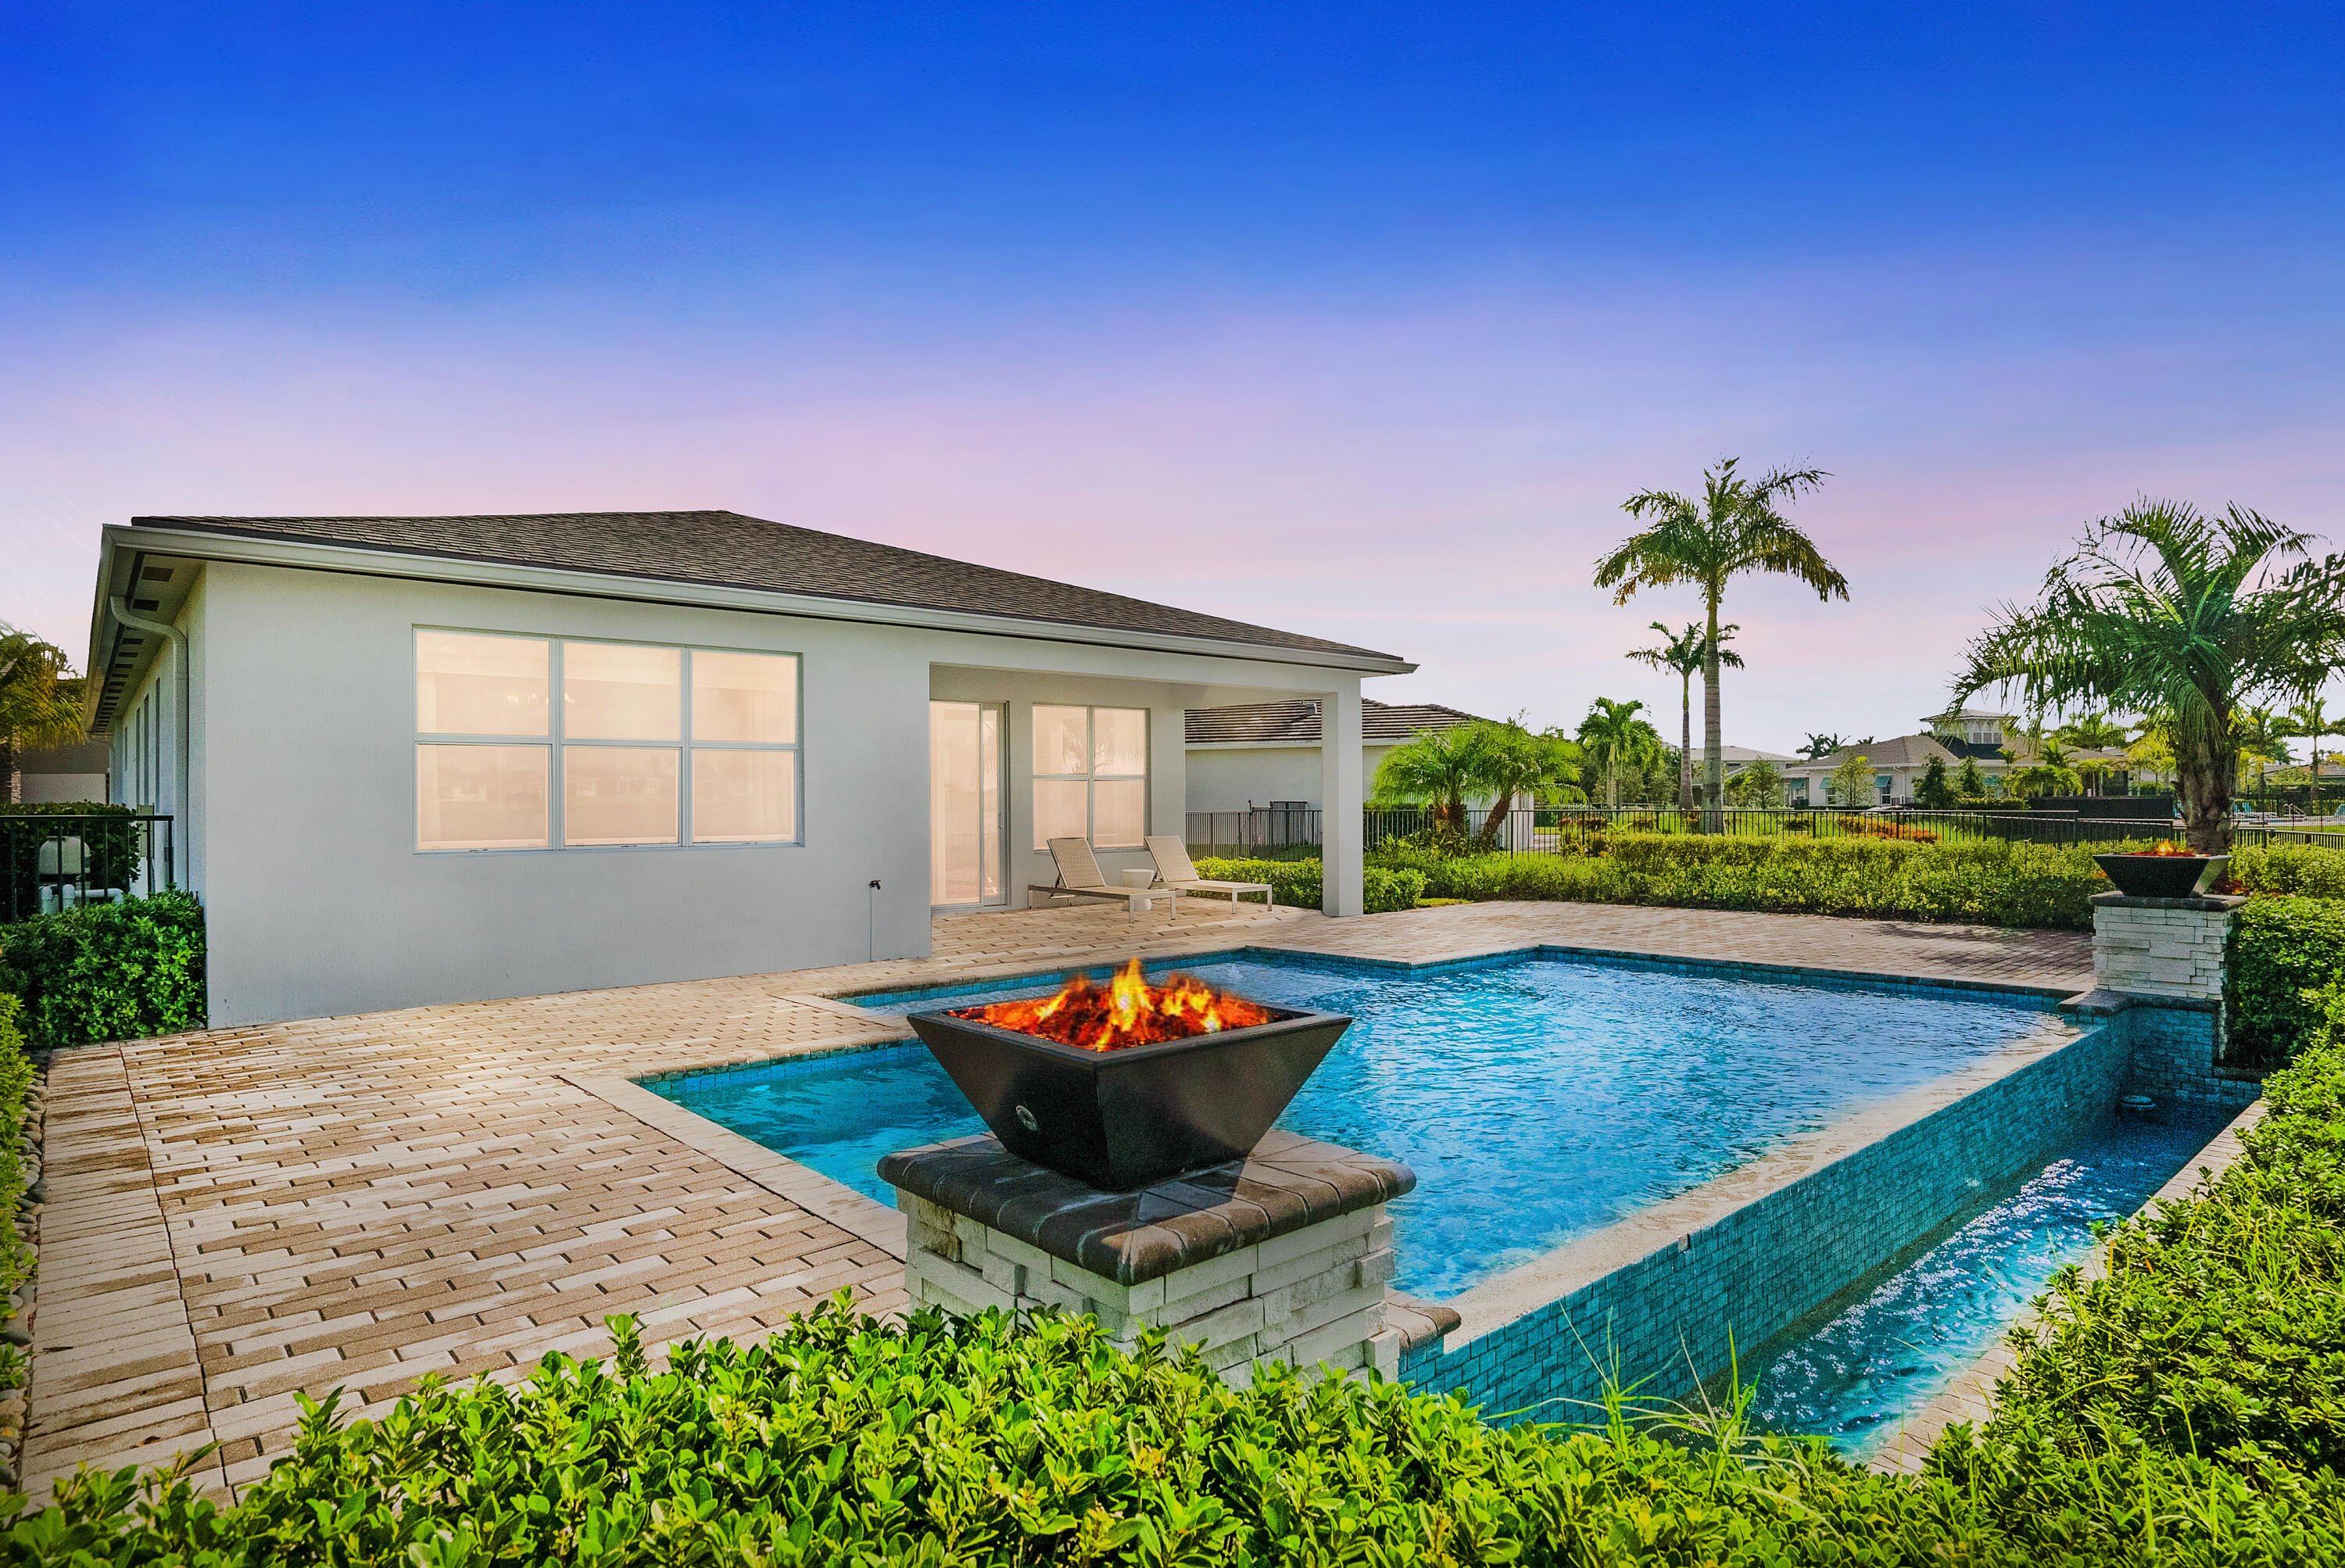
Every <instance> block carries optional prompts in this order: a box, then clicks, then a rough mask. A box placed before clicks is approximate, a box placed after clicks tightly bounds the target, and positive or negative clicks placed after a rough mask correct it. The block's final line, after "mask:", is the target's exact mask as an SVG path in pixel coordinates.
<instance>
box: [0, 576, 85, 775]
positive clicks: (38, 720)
mask: <svg viewBox="0 0 2345 1568" xmlns="http://www.w3.org/2000/svg"><path fill="white" fill-rule="evenodd" d="M81 694H82V682H81V680H80V679H79V678H78V677H76V676H75V674H74V673H73V666H72V664H71V663H70V662H69V661H68V660H67V659H66V656H65V653H64V652H63V650H61V649H59V648H57V647H55V646H54V645H52V644H49V643H45V642H43V641H41V639H40V638H38V637H36V636H33V634H32V633H30V632H20V631H18V630H17V629H16V628H15V627H14V626H10V625H8V623H7V622H5V621H0V803H5V801H6V800H7V799H8V798H9V791H10V790H11V789H12V788H13V786H14V783H15V778H16V756H17V753H18V752H20V751H25V750H28V749H30V748H35V747H41V746H69V745H71V744H72V743H73V742H75V741H76V740H79V739H80V738H82V728H81Z"/></svg>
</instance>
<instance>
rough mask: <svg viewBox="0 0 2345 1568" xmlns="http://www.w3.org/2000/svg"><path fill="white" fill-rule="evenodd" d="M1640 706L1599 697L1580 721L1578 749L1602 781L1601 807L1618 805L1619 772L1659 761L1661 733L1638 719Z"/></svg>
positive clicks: (1649, 765) (1635, 703) (1641, 706)
mask: <svg viewBox="0 0 2345 1568" xmlns="http://www.w3.org/2000/svg"><path fill="white" fill-rule="evenodd" d="M1644 706H1645V705H1644V704H1643V703H1641V702H1615V701H1613V700H1612V699H1611V698H1610V697H1598V698H1597V699H1596V700H1595V701H1594V702H1593V703H1591V704H1589V708H1588V717H1587V718H1583V719H1581V720H1580V721H1579V745H1580V748H1581V749H1582V750H1584V751H1585V752H1586V753H1587V755H1588V759H1589V761H1591V762H1592V763H1594V764H1595V765H1596V771H1597V776H1598V777H1599V778H1600V779H1603V780H1604V803H1605V804H1606V805H1608V806H1613V807H1618V806H1619V804H1620V769H1623V768H1650V767H1651V766H1652V765H1653V764H1654V763H1655V762H1657V761H1659V760H1660V755H1661V736H1660V731H1659V730H1657V729H1655V728H1653V727H1652V726H1651V725H1650V724H1649V723H1647V722H1646V721H1645V720H1643V719H1641V718H1638V717H1637V715H1638V713H1639V711H1641V710H1642V709H1643V708H1644Z"/></svg>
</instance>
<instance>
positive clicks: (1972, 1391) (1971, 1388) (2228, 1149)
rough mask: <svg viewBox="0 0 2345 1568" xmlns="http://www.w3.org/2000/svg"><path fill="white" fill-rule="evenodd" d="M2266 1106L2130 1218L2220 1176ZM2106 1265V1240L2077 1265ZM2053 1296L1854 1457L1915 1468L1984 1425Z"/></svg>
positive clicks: (2039, 1300) (2231, 1126) (2101, 1271)
mask: <svg viewBox="0 0 2345 1568" xmlns="http://www.w3.org/2000/svg"><path fill="white" fill-rule="evenodd" d="M2270 1108H2271V1102H2270V1101H2269V1100H2258V1101H2256V1102H2254V1103H2253V1104H2252V1105H2249V1106H2247V1107H2246V1108H2245V1109H2244V1110H2242V1111H2240V1112H2239V1114H2238V1115H2236V1116H2233V1117H2232V1118H2231V1119H2230V1120H2229V1121H2228V1122H2227V1123H2225V1124H2224V1125H2223V1126H2222V1128H2221V1129H2220V1130H2219V1131H2218V1132H2217V1133H2216V1134H2215V1135H2214V1136H2213V1137H2211V1138H2209V1139H2208V1140H2207V1142H2206V1144H2205V1145H2203V1146H2202V1147H2201V1148H2200V1149H2199V1150H2198V1153H2197V1154H2194V1155H2192V1156H2190V1157H2189V1158H2188V1159H2187V1160H2185V1161H2184V1162H2183V1164H2182V1168H2181V1169H2179V1170H2178V1171H2176V1172H2175V1173H2174V1175H2173V1176H2169V1177H2167V1181H2166V1185H2165V1186H2161V1187H2159V1188H2158V1189H2157V1191H2156V1192H2154V1193H2152V1194H2150V1195H2149V1196H2148V1197H2147V1199H2145V1200H2144V1201H2143V1203H2142V1206H2141V1207H2139V1208H2137V1209H2136V1210H2134V1212H2133V1214H2132V1215H2131V1216H2129V1217H2128V1218H2129V1219H2137V1218H2139V1217H2141V1216H2143V1215H2146V1214H2148V1213H2150V1212H2151V1211H2152V1210H2153V1209H2154V1208H2155V1207H2157V1205H2159V1204H2162V1203H2178V1202H2181V1201H2183V1200H2185V1199H2187V1198H2188V1197H2190V1196H2192V1195H2193V1194H2195V1193H2196V1192H2198V1189H2199V1186H2200V1184H2201V1183H2202V1182H2212V1181H2214V1180H2215V1179H2217V1178H2218V1177H2219V1176H2222V1174H2223V1173H2224V1172H2225V1171H2227V1170H2229V1169H2230V1168H2231V1166H2234V1165H2236V1164H2238V1161H2239V1160H2240V1159H2241V1158H2243V1157H2244V1156H2246V1154H2247V1145H2246V1144H2245V1143H2244V1142H2243V1141H2242V1135H2243V1134H2245V1133H2246V1132H2247V1131H2248V1130H2249V1128H2251V1127H2253V1126H2254V1125H2256V1124H2257V1123H2258V1122H2260V1121H2262V1120H2263V1118H2264V1115H2265V1114H2266V1113H2267V1112H2268V1111H2269V1109H2270ZM2108 1267H2109V1246H2108V1243H2107V1242H2106V1241H2104V1242H2102V1243H2101V1244H2099V1245H2098V1246H2096V1247H2094V1248H2093V1250H2092V1255H2091V1256H2090V1257H2087V1258H2086V1259H2085V1261H2084V1262H2083V1263H2082V1264H2081V1265H2079V1272H2080V1273H2081V1275H2082V1277H2083V1278H2086V1279H2088V1280H2089V1279H2099V1278H2104V1277H2106V1275H2107V1273H2108ZM2050 1300H2051V1293H2050V1292H2049V1291H2046V1292H2045V1293H2044V1294H2042V1295H2039V1296H2037V1297H2035V1298H2034V1299H2033V1300H2031V1301H2029V1302H2028V1304H2027V1305H2026V1306H2025V1308H2022V1309H2021V1311H2020V1314H2019V1316H2018V1317H2016V1318H2015V1319H2012V1320H2011V1322H2010V1323H2009V1324H2007V1325H2006V1326H2005V1329H2004V1330H2003V1332H2002V1333H2001V1334H2000V1335H1998V1336H1997V1337H1996V1339H1995V1343H1994V1344H1993V1345H1992V1346H1990V1347H1989V1348H1988V1349H1985V1351H1983V1352H1981V1353H1980V1355H1979V1356H1978V1358H1977V1359H1975V1360H1974V1361H1972V1362H1971V1363H1970V1364H1969V1365H1967V1366H1965V1367H1963V1368H1961V1369H1958V1370H1956V1371H1955V1372H1954V1374H1953V1375H1952V1376H1950V1377H1949V1378H1947V1380H1946V1381H1945V1383H1944V1386H1943V1387H1942V1388H1941V1389H1940V1390H1938V1392H1937V1393H1935V1394H1934V1395H1933V1396H1931V1398H1930V1400H1928V1401H1927V1402H1926V1403H1924V1405H1923V1406H1922V1407H1921V1408H1920V1409H1919V1410H1915V1411H1914V1412H1913V1414H1911V1415H1910V1416H1907V1417H1906V1418H1905V1419H1903V1420H1901V1421H1900V1422H1899V1423H1898V1425H1897V1429H1896V1431H1893V1432H1889V1433H1884V1434H1883V1436H1882V1437H1881V1438H1880V1439H1879V1440H1878V1441H1874V1442H1873V1443H1872V1444H1871V1445H1869V1446H1868V1447H1866V1448H1864V1449H1863V1450H1861V1451H1859V1452H1858V1454H1857V1455H1856V1458H1857V1460H1858V1462H1860V1463H1862V1464H1863V1465H1866V1466H1868V1467H1869V1468H1871V1469H1873V1470H1879V1471H1888V1472H1890V1473H1892V1474H1896V1475H1918V1474H1920V1473H1921V1471H1922V1470H1923V1468H1924V1465H1926V1464H1927V1463H1928V1462H1929V1458H1930V1450H1931V1449H1932V1448H1934V1447H1935V1446H1936V1444H1937V1441H1938V1440H1939V1439H1940V1438H1941V1437H1944V1435H1945V1433H1946V1430H1947V1429H1948V1428H1949V1427H1952V1426H1954V1425H1955V1424H1956V1423H1957V1422H1962V1421H1967V1422H1969V1423H1971V1424H1972V1425H1973V1426H1984V1425H1985V1423H1986V1422H1987V1420H1989V1419H1991V1418H1992V1417H1993V1416H1994V1414H1995V1403H1996V1400H1998V1398H1999V1397H2000V1396H2001V1394H2002V1391H2003V1390H2002V1385H2003V1382H2004V1380H2005V1379H2007V1378H2009V1377H2010V1376H2011V1375H2012V1374H2013V1373H2014V1372H2015V1371H2016V1370H2017V1369H2018V1366H2019V1359H2020V1355H2021V1351H2020V1350H2019V1349H2018V1347H2017V1346H2016V1345H2015V1344H2014V1342H2013V1340H2014V1337H2015V1336H2016V1335H2019V1334H2023V1333H2032V1332H2033V1331H2034V1330H2035V1329H2036V1328H2038V1327H2039V1326H2040V1325H2041V1324H2042V1323H2043V1321H2044V1308H2045V1307H2046V1304H2047V1303H2048V1302H2049V1301H2050Z"/></svg>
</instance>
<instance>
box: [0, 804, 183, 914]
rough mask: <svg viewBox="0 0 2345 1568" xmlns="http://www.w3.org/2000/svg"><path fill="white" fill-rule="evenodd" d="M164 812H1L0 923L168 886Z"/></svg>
mask: <svg viewBox="0 0 2345 1568" xmlns="http://www.w3.org/2000/svg"><path fill="white" fill-rule="evenodd" d="M171 831H172V821H171V819H170V818H169V817H164V816H140V815H137V814H136V813H134V812H130V811H118V812H115V811H109V812H103V813H91V814H74V813H66V812H45V811H44V812H34V811H5V810H0V922H5V921H19V920H26V919H29V918H31V917H32V916H34V915H37V914H48V913H52V912H54V911H58V910H66V909H74V908H77V907H79V906H80V905H82V904H93V903H113V902H115V901H117V900H120V899H125V898H130V897H134V896H135V897H144V896H146V895H147V894H149V893H153V892H156V891H159V890H161V889H163V888H167V887H170V886H172V885H173V878H172V871H171V868H172V866H173V864H174V863H175V860H174V857H173V854H172V848H173V846H172V842H171Z"/></svg>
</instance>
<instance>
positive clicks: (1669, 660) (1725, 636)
mask: <svg viewBox="0 0 2345 1568" xmlns="http://www.w3.org/2000/svg"><path fill="white" fill-rule="evenodd" d="M1652 627H1653V629H1654V630H1655V631H1657V632H1659V633H1660V634H1661V646H1660V647H1657V648H1639V649H1637V650H1636V651H1635V652H1634V653H1631V654H1630V655H1629V657H1630V658H1632V659H1635V660H1636V661H1637V662H1638V663H1639V664H1646V665H1650V666H1652V667H1654V668H1655V669H1669V670H1675V671H1676V672H1677V676H1678V804H1679V805H1680V806H1682V807H1684V808H1686V809H1688V810H1690V809H1693V677H1695V676H1698V675H1700V673H1701V672H1702V668H1703V667H1704V665H1705V663H1706V662H1707V661H1708V659H1709V657H1710V639H1709V637H1708V636H1706V635H1704V633H1703V631H1702V629H1701V623H1700V622H1699V621H1688V622H1687V623H1686V625H1685V630H1683V631H1681V632H1672V631H1670V628H1669V627H1667V626H1663V625H1662V624H1661V623H1660V622H1659V621H1655V622H1653V623H1652ZM1741 629H1742V628H1741V626H1721V627H1719V628H1718V636H1719V640H1720V641H1721V643H1726V642H1731V641H1733V640H1734V634H1735V633H1737V632H1739V631H1741ZM1718 662H1719V664H1720V665H1721V666H1722V667H1729V668H1733V669H1741V667H1742V656H1741V654H1739V653H1736V652H1735V651H1734V650H1733V649H1732V648H1730V647H1721V648H1720V649H1719V650H1718Z"/></svg>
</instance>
